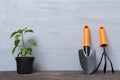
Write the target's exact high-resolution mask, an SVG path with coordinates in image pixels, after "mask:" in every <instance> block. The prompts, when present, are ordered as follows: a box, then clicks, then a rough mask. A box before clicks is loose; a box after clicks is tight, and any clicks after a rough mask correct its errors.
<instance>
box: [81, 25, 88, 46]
mask: <svg viewBox="0 0 120 80" xmlns="http://www.w3.org/2000/svg"><path fill="white" fill-rule="evenodd" d="M86 46H88V47H90V29H89V26H84V45H83V47H86Z"/></svg>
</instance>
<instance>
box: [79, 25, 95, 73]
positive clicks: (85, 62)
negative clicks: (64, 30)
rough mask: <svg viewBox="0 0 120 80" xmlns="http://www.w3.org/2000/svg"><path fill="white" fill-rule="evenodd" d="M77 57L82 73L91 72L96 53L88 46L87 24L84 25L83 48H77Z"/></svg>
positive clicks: (93, 68) (88, 31)
mask: <svg viewBox="0 0 120 80" xmlns="http://www.w3.org/2000/svg"><path fill="white" fill-rule="evenodd" d="M79 59H80V64H81V67H82V69H83V71H84V73H86V74H91V73H92V72H94V70H95V67H96V53H95V50H93V49H91V46H90V29H89V26H84V45H83V49H80V50H79Z"/></svg>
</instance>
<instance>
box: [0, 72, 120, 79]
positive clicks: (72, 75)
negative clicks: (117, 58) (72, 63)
mask: <svg viewBox="0 0 120 80" xmlns="http://www.w3.org/2000/svg"><path fill="white" fill-rule="evenodd" d="M0 80H120V72H119V71H116V72H115V73H114V74H112V73H111V72H107V73H106V74H104V73H103V72H101V71H99V72H97V73H94V74H91V75H85V74H84V73H83V72H80V71H39V72H34V73H32V74H17V73H16V72H12V71H10V72H8V71H7V72H0Z"/></svg>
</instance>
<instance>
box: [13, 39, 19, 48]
mask: <svg viewBox="0 0 120 80" xmlns="http://www.w3.org/2000/svg"><path fill="white" fill-rule="evenodd" d="M19 43H20V40H19V39H17V40H15V42H14V44H15V46H16V47H17V46H18V45H19Z"/></svg>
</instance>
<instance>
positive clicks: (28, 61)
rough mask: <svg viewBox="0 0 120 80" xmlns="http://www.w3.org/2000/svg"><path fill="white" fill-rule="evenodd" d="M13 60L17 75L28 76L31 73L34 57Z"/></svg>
mask: <svg viewBox="0 0 120 80" xmlns="http://www.w3.org/2000/svg"><path fill="white" fill-rule="evenodd" d="M15 59H16V65H17V72H18V73H19V74H30V73H32V72H33V61H34V57H16V58H15Z"/></svg>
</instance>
